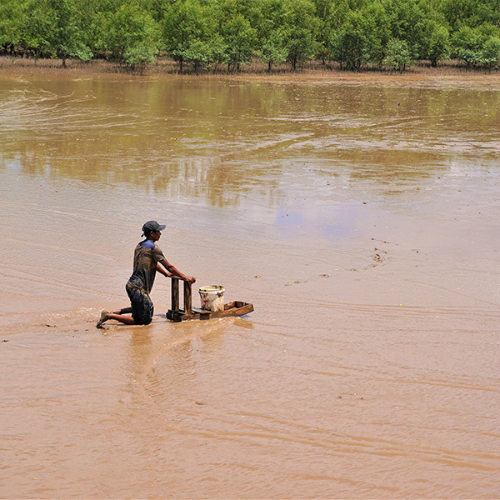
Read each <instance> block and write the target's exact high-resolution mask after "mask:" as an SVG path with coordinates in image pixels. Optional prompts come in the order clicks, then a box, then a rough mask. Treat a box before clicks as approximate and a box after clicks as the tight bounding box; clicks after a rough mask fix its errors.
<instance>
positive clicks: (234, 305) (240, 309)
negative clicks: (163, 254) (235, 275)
mask: <svg viewBox="0 0 500 500" xmlns="http://www.w3.org/2000/svg"><path fill="white" fill-rule="evenodd" d="M253 310H254V309H253V305H252V304H249V303H248V302H241V301H239V300H233V301H232V302H228V303H227V304H224V310H223V311H217V312H215V311H205V310H204V309H199V308H197V307H195V308H193V302H192V295H191V283H186V282H185V281H184V309H180V308H179V279H178V278H172V307H171V309H169V310H168V311H167V319H169V320H170V321H176V322H179V321H186V320H189V319H213V318H226V317H229V316H243V315H244V314H249V313H251V312H252V311H253Z"/></svg>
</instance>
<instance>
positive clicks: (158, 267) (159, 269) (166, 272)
mask: <svg viewBox="0 0 500 500" xmlns="http://www.w3.org/2000/svg"><path fill="white" fill-rule="evenodd" d="M156 270H157V271H158V272H159V273H160V274H163V276H165V277H166V278H171V277H172V276H173V274H172V273H169V272H168V271H165V269H163V267H161V266H160V263H159V262H157V264H156Z"/></svg>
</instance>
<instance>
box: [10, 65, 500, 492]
mask: <svg viewBox="0 0 500 500" xmlns="http://www.w3.org/2000/svg"><path fill="white" fill-rule="evenodd" d="M499 103H500V80H498V81H497V80H496V79H493V78H488V79H487V80H471V79H464V80H457V79H447V78H443V79H441V80H428V79H427V80H425V79H417V80H415V81H411V79H404V80H401V79H386V80H385V79H377V80H376V81H373V82H370V81H368V80H366V79H364V80H360V79H357V78H353V79H352V80H347V81H346V80H345V79H342V80H334V81H327V80H323V79H322V80H320V81H310V80H303V81H302V80H301V81H299V80H297V81H285V80H283V81H280V80H279V79H277V80H275V81H270V80H265V81H256V80H254V79H251V78H249V79H247V80H239V79H227V78H225V79H215V78H205V79H195V78H193V79H190V78H183V79H180V78H167V77H147V78H146V77H145V78H140V77H135V78H124V77H122V76H120V77H115V76H112V75H106V76H100V77H99V78H97V77H90V76H88V77H87V76H79V77H77V78H76V77H75V78H59V79H55V78H54V77H53V76H50V75H45V76H38V77H36V76H33V75H30V76H20V75H17V76H16V75H11V74H9V75H4V76H3V77H0V112H1V118H0V133H1V136H2V141H1V144H0V220H1V224H0V267H1V273H0V357H1V360H2V383H1V385H0V400H1V403H0V414H1V421H2V445H1V446H0V450H1V451H0V457H1V463H2V466H1V470H2V481H1V483H2V486H1V488H0V496H1V497H2V498H104V497H113V498H133V497H137V498H138V497H141V498H147V497H161V498H292V497H294V498H298V497H300V498H346V497H348V498H438V497H439V498H498V470H499V468H500V454H499V452H498V450H499V437H500V432H499V426H498V416H497V413H498V412H497V401H498V396H499V387H498V377H497V374H498V352H499V348H500V341H499V338H498V325H499V321H500V310H499V303H500V294H499V290H498V284H497V282H498V276H499V274H500V266H499V263H498V262H499V259H498V256H499V254H498V252H499V249H500V236H499V233H498V230H497V226H498V220H499V218H500V196H499V189H498V188H499V185H500V175H499V174H500V171H499V153H498V151H499V145H500V140H499V136H498V123H500V116H499V114H500V106H499ZM150 219H155V220H158V221H159V222H160V223H162V224H167V228H166V230H165V231H164V233H163V235H162V239H161V240H160V242H159V244H160V246H161V248H162V250H163V251H164V253H165V255H166V256H167V258H168V259H169V260H170V261H171V262H172V263H173V264H174V265H175V266H176V267H178V268H179V269H180V270H181V271H183V272H185V273H186V274H190V275H194V276H196V278H197V283H196V285H197V286H204V285H213V284H218V285H222V286H224V288H225V290H226V294H225V299H226V301H230V300H244V301H248V302H252V303H253V304H254V307H255V311H254V312H253V313H252V314H251V315H249V316H248V317H244V318H227V319H222V320H211V321H191V322H183V323H170V322H167V321H166V318H165V313H166V311H167V309H168V308H169V307H170V282H169V280H168V279H166V278H164V277H163V276H158V277H157V280H156V283H155V287H154V289H153V293H152V298H153V301H154V303H155V317H154V320H153V323H152V324H151V325H148V326H143V327H129V326H124V325H118V324H116V323H114V322H112V321H110V322H107V323H106V325H105V329H102V330H99V329H96V328H95V323H96V321H97V319H98V318H99V315H100V311H101V309H108V310H115V309H117V308H120V307H124V306H127V305H128V304H127V296H126V293H125V283H126V281H127V279H128V277H129V275H130V272H131V266H132V257H133V250H134V247H135V245H136V244H137V242H138V241H139V240H140V237H141V229H140V228H141V226H142V224H143V223H144V222H145V221H146V220H150ZM197 286H195V287H194V289H195V293H194V295H195V296H194V297H193V298H194V302H195V305H199V304H198V300H199V297H197V296H196V295H197V291H196V290H197Z"/></svg>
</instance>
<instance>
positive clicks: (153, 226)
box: [142, 220, 167, 233]
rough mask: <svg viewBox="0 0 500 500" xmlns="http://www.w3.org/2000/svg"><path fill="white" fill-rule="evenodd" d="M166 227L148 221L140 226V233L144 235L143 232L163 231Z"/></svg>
mask: <svg viewBox="0 0 500 500" xmlns="http://www.w3.org/2000/svg"><path fill="white" fill-rule="evenodd" d="M166 227H167V226H165V225H163V224H158V222H156V221H155V220H149V221H148V222H146V224H144V226H142V232H143V233H144V232H145V231H148V230H149V231H163V230H164V229H165V228H166Z"/></svg>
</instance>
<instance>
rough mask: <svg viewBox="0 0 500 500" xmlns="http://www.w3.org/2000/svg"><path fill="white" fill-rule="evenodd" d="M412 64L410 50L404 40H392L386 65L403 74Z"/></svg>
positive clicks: (385, 61) (388, 47)
mask: <svg viewBox="0 0 500 500" xmlns="http://www.w3.org/2000/svg"><path fill="white" fill-rule="evenodd" d="M411 62H412V59H411V55H410V49H409V48H408V44H407V43H406V42H405V41H404V40H391V41H390V42H389V45H388V46H387V55H386V56H385V59H384V64H387V65H388V66H390V67H391V68H392V69H393V70H397V71H399V72H400V73H402V72H403V71H404V70H405V69H406V68H407V67H408V66H409V65H410V64H411Z"/></svg>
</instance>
